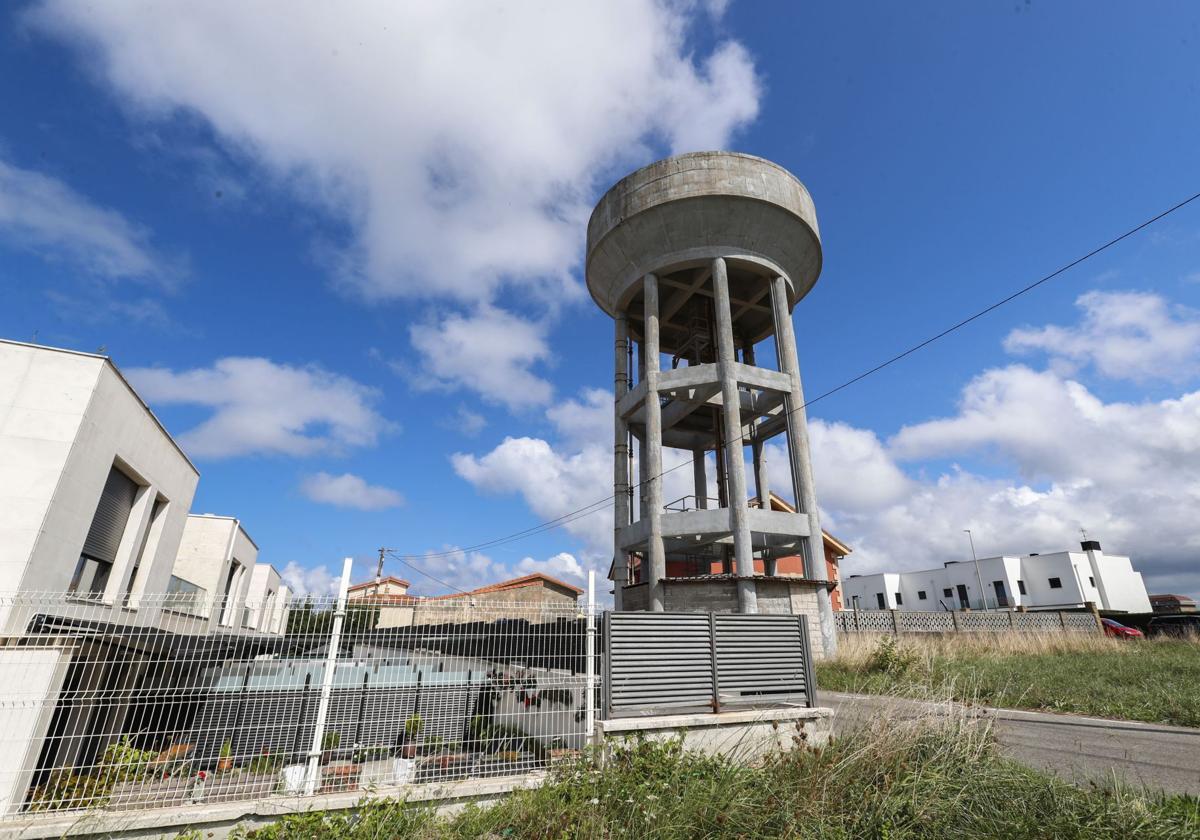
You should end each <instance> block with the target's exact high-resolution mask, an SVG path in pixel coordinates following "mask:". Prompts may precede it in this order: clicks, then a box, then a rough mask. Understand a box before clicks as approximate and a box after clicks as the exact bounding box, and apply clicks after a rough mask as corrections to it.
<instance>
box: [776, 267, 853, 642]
mask: <svg viewBox="0 0 1200 840" xmlns="http://www.w3.org/2000/svg"><path fill="white" fill-rule="evenodd" d="M771 311H772V313H773V315H774V319H775V345H776V349H777V356H778V358H779V370H780V372H781V373H785V374H787V375H788V376H789V377H790V378H791V383H792V388H791V393H789V394H788V395H787V398H786V399H785V400H784V411H785V412H787V441H788V451H789V452H790V453H791V462H792V463H791V467H792V484H793V487H794V489H795V493H796V509H797V510H799V511H800V512H801V513H804V514H806V515H807V516H808V523H809V525H808V527H809V530H808V534H809V535H808V537H806V538H805V539H804V540H802V543H801V544H802V545H803V548H804V552H803V556H804V576H805V577H807V578H808V579H809V580H823V579H824V578H825V576H826V572H825V547H824V542H823V540H822V538H821V517H820V514H819V513H818V511H817V493H816V488H815V487H814V485H813V475H812V460H811V458H810V452H809V446H808V414H807V412H806V411H805V408H804V389H803V388H802V387H801V385H800V362H799V357H798V356H797V353H796V333H795V331H794V329H793V327H792V314H791V312H790V311H788V300H787V284H786V281H785V280H784V279H783V277H776V278H775V279H774V280H773V281H772V283H771ZM818 563H819V564H820V565H819V566H818ZM818 568H819V569H820V571H819V572H818ZM817 613H818V615H819V617H820V625H821V642H822V646H823V647H824V649H825V655H826V656H833V655H834V654H835V653H837V632H836V630H835V628H834V625H833V603H832V602H831V601H830V598H829V590H828V589H826V588H825V587H821V588H820V589H818V590H817Z"/></svg>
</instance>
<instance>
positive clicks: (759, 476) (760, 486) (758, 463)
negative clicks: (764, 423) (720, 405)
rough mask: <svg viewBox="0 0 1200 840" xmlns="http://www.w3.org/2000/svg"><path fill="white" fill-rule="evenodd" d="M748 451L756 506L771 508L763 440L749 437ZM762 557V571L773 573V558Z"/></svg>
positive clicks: (772, 574)
mask: <svg viewBox="0 0 1200 840" xmlns="http://www.w3.org/2000/svg"><path fill="white" fill-rule="evenodd" d="M750 451H751V452H752V453H753V458H754V489H755V492H756V494H757V495H758V506H759V507H760V508H761V509H763V510H770V509H771V484H770V481H769V480H768V478H767V453H766V452H764V451H763V442H762V441H761V440H760V439H759V438H758V437H757V436H756V435H755V436H754V437H752V439H751V444H750ZM769 555H770V552H768V553H767V556H764V557H763V572H764V573H766V574H768V575H771V576H772V577H773V576H774V575H775V571H776V564H775V558H774V557H772V556H769Z"/></svg>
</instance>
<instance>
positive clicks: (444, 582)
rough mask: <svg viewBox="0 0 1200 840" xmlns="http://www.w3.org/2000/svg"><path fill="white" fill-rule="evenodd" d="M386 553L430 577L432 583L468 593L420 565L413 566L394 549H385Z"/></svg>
mask: <svg viewBox="0 0 1200 840" xmlns="http://www.w3.org/2000/svg"><path fill="white" fill-rule="evenodd" d="M387 553H388V554H389V555H391V556H392V557H393V558H395V559H396V560H399V561H400V562H401V563H403V564H404V565H405V566H408V568H410V569H412V570H413V571H414V572H419V573H420V574H423V575H425V577H427V578H429V579H430V580H432V581H433V582H434V583H440V584H441V585H442V586H444V587H446V588H447V589H453V590H454V591H455V592H461V593H462V594H464V595H466V594H468V593H467V590H465V589H459V588H458V587H457V586H455V585H454V584H452V583H447V582H446V581H444V580H442V579H441V578H438V577H434V576H433V575H431V574H430V573H429V572H427V571H425V570H424V569H422V568H421V567H420V566H414V565H413V564H412V563H409V562H408V561H407V560H405V559H404V556H402V555H399V554H397V553H396V552H394V551H392V550H390V549H388V550H387Z"/></svg>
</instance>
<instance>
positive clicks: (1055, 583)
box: [1050, 578, 1062, 589]
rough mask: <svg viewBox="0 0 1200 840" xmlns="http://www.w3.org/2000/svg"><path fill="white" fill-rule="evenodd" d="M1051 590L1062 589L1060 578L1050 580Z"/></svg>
mask: <svg viewBox="0 0 1200 840" xmlns="http://www.w3.org/2000/svg"><path fill="white" fill-rule="evenodd" d="M1050 588H1051V589H1062V578H1050Z"/></svg>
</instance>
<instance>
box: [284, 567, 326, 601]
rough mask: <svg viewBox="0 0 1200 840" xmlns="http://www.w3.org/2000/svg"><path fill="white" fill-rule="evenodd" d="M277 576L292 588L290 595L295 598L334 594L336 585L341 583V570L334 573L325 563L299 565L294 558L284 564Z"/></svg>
mask: <svg viewBox="0 0 1200 840" xmlns="http://www.w3.org/2000/svg"><path fill="white" fill-rule="evenodd" d="M279 576H280V578H282V579H283V582H284V583H285V584H287V586H288V587H289V588H290V589H291V590H292V597H295V598H303V597H305V596H308V595H312V596H314V597H317V598H323V597H326V596H329V595H335V596H336V595H337V594H338V585H339V584H340V583H341V572H338V573H337V574H336V575H335V574H334V573H333V572H331V571H329V567H328V566H326V565H325V564H321V565H320V566H313V567H308V566H301V565H300V564H299V563H297V562H296V561H295V560H292V561H290V562H289V563H288V564H287V565H286V566H284V567H283V571H281V572H280V573H279Z"/></svg>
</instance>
